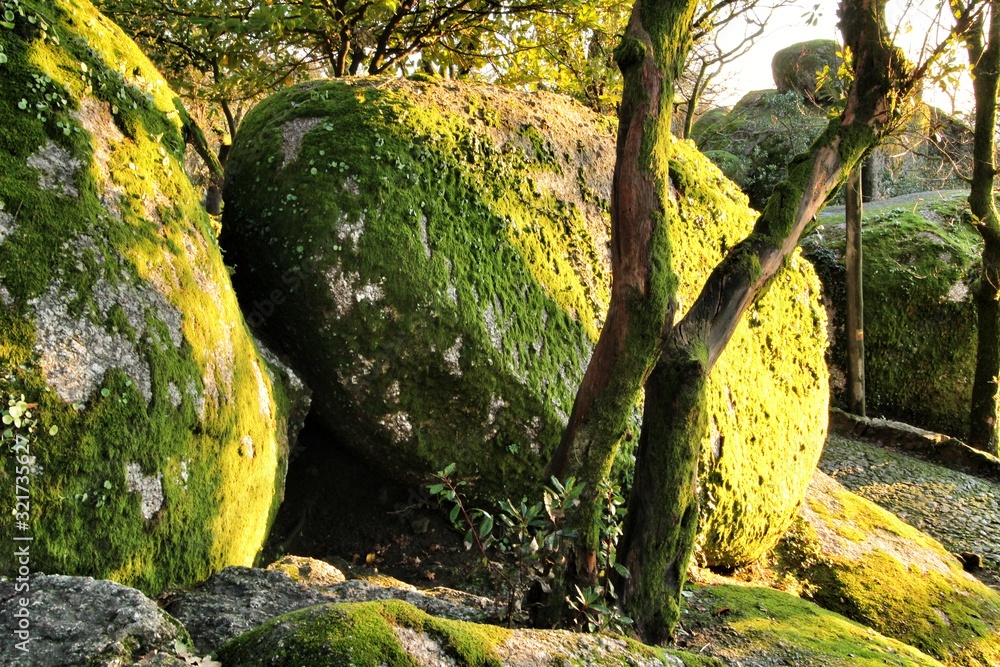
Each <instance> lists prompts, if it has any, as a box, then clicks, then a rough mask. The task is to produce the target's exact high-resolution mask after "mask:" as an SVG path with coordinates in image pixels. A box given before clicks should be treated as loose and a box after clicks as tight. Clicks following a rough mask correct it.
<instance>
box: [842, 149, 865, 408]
mask: <svg viewBox="0 0 1000 667" xmlns="http://www.w3.org/2000/svg"><path fill="white" fill-rule="evenodd" d="M861 170H862V168H861V167H860V166H859V167H858V168H857V169H855V170H854V172H853V173H852V174H851V176H850V178H849V179H848V180H847V206H846V218H847V220H846V227H847V251H846V253H845V256H844V262H845V264H846V265H847V308H846V311H847V312H846V316H847V317H846V319H847V332H846V336H847V411H848V412H850V413H852V414H855V415H860V416H862V417H864V416H865V319H864V293H863V291H862V287H863V284H862V261H863V260H862V255H861V217H862V206H863V205H862V203H861V194H862V191H861V187H862V186H861Z"/></svg>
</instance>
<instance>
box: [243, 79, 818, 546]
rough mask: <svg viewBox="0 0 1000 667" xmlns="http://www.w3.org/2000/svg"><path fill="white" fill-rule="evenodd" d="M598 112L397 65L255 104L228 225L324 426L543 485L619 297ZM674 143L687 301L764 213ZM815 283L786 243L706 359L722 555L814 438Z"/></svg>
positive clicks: (604, 128) (744, 537)
mask: <svg viewBox="0 0 1000 667" xmlns="http://www.w3.org/2000/svg"><path fill="white" fill-rule="evenodd" d="M610 128H611V125H610V123H609V122H608V121H607V120H606V119H604V118H602V117H599V116H597V115H595V114H593V113H592V112H589V111H587V110H585V109H583V108H582V107H580V106H578V105H576V104H574V103H571V102H570V101H569V100H568V99H565V98H560V97H556V96H549V95H529V94H522V93H516V92H512V91H504V90H502V89H498V88H492V87H487V86H470V85H458V84H454V83H447V84H424V83H413V82H407V81H398V80H355V81H337V82H329V83H313V84H307V85H304V86H299V87H294V88H291V89H289V90H287V91H285V92H282V93H280V94H278V95H276V96H274V97H272V98H270V99H268V100H266V101H265V102H263V103H262V104H260V105H259V106H258V107H257V108H256V109H255V110H254V111H253V112H251V113H250V114H249V115H248V116H247V118H246V120H245V121H244V125H243V129H242V130H241V132H240V135H239V136H238V137H237V138H236V141H235V143H234V146H233V151H232V153H231V155H230V158H229V163H228V175H227V182H226V189H225V190H226V214H225V220H224V225H223V227H224V232H223V245H224V246H225V247H226V250H227V252H228V253H229V254H228V257H230V258H232V259H233V260H234V261H235V263H236V265H237V267H236V268H237V272H236V275H235V281H236V287H237V291H238V292H239V294H240V298H241V299H242V300H243V303H244V307H245V309H246V310H247V311H248V312H249V315H248V319H249V321H250V322H251V324H256V325H259V327H260V330H261V331H262V332H263V333H264V334H265V335H266V337H267V338H268V339H269V340H271V341H273V342H274V343H275V344H276V345H277V346H279V347H280V348H281V349H282V350H283V351H285V352H286V353H287V354H288V355H289V356H290V357H291V358H292V359H294V363H295V364H296V366H297V367H298V368H301V369H302V371H303V373H305V375H306V376H307V380H308V381H309V383H310V386H312V387H313V389H314V390H315V392H316V399H317V404H318V410H317V416H318V417H319V418H320V419H321V420H322V421H323V422H324V423H325V425H326V426H327V427H329V428H331V429H333V430H334V431H335V432H336V433H337V434H339V435H340V437H341V438H342V439H343V440H344V441H345V442H346V443H348V444H349V445H350V446H352V447H353V448H355V449H356V450H358V451H360V452H361V453H362V454H364V455H365V457H366V458H367V459H368V460H369V461H372V462H374V463H376V464H379V465H381V466H382V467H383V468H385V469H387V470H388V471H389V472H390V473H393V474H395V475H396V476H397V477H404V478H406V477H409V478H410V479H412V478H414V477H417V478H421V477H422V478H424V479H426V477H427V475H428V474H429V473H432V472H433V471H435V470H438V469H440V468H443V467H444V466H445V465H447V464H448V463H450V462H457V464H458V465H457V471H458V474H459V475H462V476H475V477H476V479H475V486H474V487H473V488H474V490H475V491H476V492H477V493H479V494H481V495H483V496H487V497H492V498H503V497H504V496H506V495H510V496H512V497H514V498H517V497H519V496H520V494H522V493H528V492H534V491H536V490H537V486H538V485H539V484H540V483H541V482H542V468H543V466H544V464H545V462H546V461H547V460H548V457H549V455H550V453H551V452H552V450H553V449H554V447H555V446H556V444H557V443H558V440H559V437H560V433H561V431H562V428H563V426H564V424H565V422H566V419H567V414H568V413H569V412H570V410H571V408H572V405H573V400H574V397H575V393H576V389H577V386H578V384H579V382H580V379H581V377H582V374H583V371H584V369H585V368H586V365H587V361H588V358H589V355H590V351H591V346H592V345H593V343H594V342H595V341H596V338H597V336H598V333H599V330H600V327H601V323H602V319H603V316H604V312H605V309H606V308H607V304H608V298H609V297H608V295H609V279H610V276H609V265H608V260H607V255H608V250H607V248H608V228H609V215H608V198H609V197H610V187H611V174H612V170H613V156H614V141H613V137H612V136H611V133H610ZM675 155H676V157H675V158H674V160H673V162H672V164H671V173H672V184H673V186H674V191H675V194H676V195H677V197H678V200H679V202H680V210H681V217H682V222H681V223H680V224H678V225H677V226H676V227H675V228H674V229H673V230H671V234H672V235H673V236H674V241H673V247H674V262H675V270H676V271H677V273H678V274H679V276H680V283H679V286H678V295H679V298H680V301H681V307H682V309H683V308H685V307H687V306H689V305H690V304H691V303H692V302H693V300H694V297H695V295H696V294H697V292H698V291H699V290H700V289H701V285H702V283H703V282H704V280H705V279H706V278H707V276H708V274H709V272H710V271H711V269H712V268H713V267H714V266H715V265H716V264H717V263H718V262H719V261H720V259H721V258H722V254H723V253H724V252H725V251H726V250H727V249H728V248H729V247H731V246H733V245H734V244H735V243H737V242H738V241H739V240H741V239H742V238H743V237H744V236H745V235H746V234H747V233H748V232H749V230H750V229H751V227H752V224H753V213H752V212H751V211H750V210H749V209H748V208H747V206H746V201H745V199H744V198H743V197H742V196H741V195H740V193H739V192H738V190H737V189H736V188H735V187H734V186H733V185H732V184H731V183H729V182H728V181H726V180H725V179H724V178H723V176H722V175H721V173H720V172H719V171H718V170H717V169H716V168H715V167H714V166H712V165H711V163H710V162H709V161H708V160H706V159H705V158H704V157H703V156H701V155H700V154H699V153H698V152H697V151H695V150H694V149H693V148H692V147H691V145H690V144H689V143H686V142H678V144H677V146H676V151H675ZM816 290H817V283H816V281H815V277H814V274H813V273H812V271H811V269H810V267H809V266H808V264H807V263H805V262H803V261H801V260H800V259H797V258H793V259H791V260H790V261H789V266H788V268H787V269H786V270H785V271H783V272H782V273H781V274H780V275H779V276H778V277H777V278H776V279H775V280H774V282H773V285H772V287H771V289H770V291H769V292H768V294H767V295H766V296H765V297H763V298H762V299H761V300H760V301H759V303H758V304H756V305H755V306H754V307H753V308H752V309H751V312H750V313H749V316H748V318H747V321H746V322H745V323H744V324H743V325H741V327H740V328H739V329H738V331H737V333H736V335H735V337H734V339H733V341H732V343H731V344H730V349H729V350H728V351H727V352H726V353H725V354H724V355H723V358H722V360H721V361H720V362H719V365H718V366H717V368H716V370H715V371H714V373H713V385H712V389H711V394H712V399H711V400H712V403H711V405H712V414H713V417H712V418H711V419H710V420H709V422H710V423H711V424H712V426H711V432H710V433H706V434H705V442H706V446H705V452H706V455H705V460H704V462H703V470H704V474H703V484H702V489H703V492H704V494H705V501H706V502H705V504H704V506H705V508H706V512H707V514H706V516H707V518H706V521H705V534H706V539H705V540H704V554H705V556H706V558H707V559H708V560H710V561H711V562H722V563H733V562H743V561H746V560H752V559H754V558H756V557H757V556H758V555H759V554H760V553H761V552H762V551H763V550H765V549H766V548H767V545H769V544H771V543H773V541H774V540H776V539H777V537H778V536H779V535H780V533H781V532H782V531H783V529H784V527H785V526H786V525H787V522H788V521H789V520H790V519H791V516H792V514H793V513H794V508H795V507H796V506H797V504H798V502H799V501H800V499H801V497H802V493H804V490H805V485H806V483H807V481H808V477H809V474H810V473H811V470H812V468H813V466H814V465H815V462H816V460H817V458H818V456H819V452H820V450H821V447H822V441H823V437H824V432H825V424H826V400H827V398H826V392H827V387H826V369H825V364H824V363H823V361H822V354H823V347H824V338H825V334H824V333H823V332H824V327H825V316H824V313H823V310H822V308H821V306H820V305H819V303H818V301H817V291H816ZM625 453H626V454H627V453H628V448H627V447H626V448H625Z"/></svg>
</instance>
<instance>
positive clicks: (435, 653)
mask: <svg viewBox="0 0 1000 667" xmlns="http://www.w3.org/2000/svg"><path fill="white" fill-rule="evenodd" d="M217 657H218V659H219V660H221V661H222V663H223V664H226V665H229V664H232V665H241V667H256V666H260V667H264V666H265V665H268V666H269V665H301V666H302V667H312V666H313V665H315V666H316V667H320V666H324V665H340V664H351V665H356V666H357V667H377V666H379V665H386V666H387V667H397V666H398V667H406V666H409V665H414V664H418V665H455V666H456V667H478V666H480V665H484V666H485V665H521V666H523V667H534V666H537V667H545V666H546V665H555V664H571V665H581V666H593V667H597V666H598V665H608V666H611V665H622V666H623V667H624V666H625V665H641V666H642V667H684V665H690V666H691V667H697V666H700V665H703V666H705V667H710V666H713V665H718V664H719V663H718V661H716V660H714V659H711V658H704V657H701V656H696V655H691V654H685V653H682V652H679V651H670V652H668V651H665V650H663V649H660V648H653V647H649V646H644V645H642V644H639V643H638V642H635V641H632V640H629V639H624V638H620V637H615V636H611V635H594V634H584V633H576V632H567V631H564V630H547V631H542V630H508V629H506V628H501V627H498V626H495V625H480V624H476V623H469V622H466V621H451V620H446V619H441V618H435V617H433V616H430V615H428V614H426V613H425V612H422V611H420V610H419V609H417V608H416V607H413V606H412V605H410V604H408V603H406V602H403V601H401V600H386V601H382V602H361V603H347V604H327V605H319V606H315V607H310V608H308V609H302V610H300V611H295V612H292V613H290V614H286V615H284V616H279V617H278V618H276V619H274V620H272V621H270V622H268V623H265V624H264V625H262V626H261V627H259V628H257V629H255V630H252V631H250V632H248V633H246V634H244V635H241V636H240V637H237V638H236V639H234V640H233V641H231V642H229V643H228V644H226V645H225V646H223V647H222V648H221V649H220V650H219V651H218V653H217Z"/></svg>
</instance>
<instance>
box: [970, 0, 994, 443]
mask: <svg viewBox="0 0 1000 667" xmlns="http://www.w3.org/2000/svg"><path fill="white" fill-rule="evenodd" d="M998 10H1000V2H997V0H991V1H990V3H989V37H988V40H987V41H986V43H984V34H983V33H984V28H985V24H986V18H985V17H984V16H980V17H978V19H977V20H976V21H974V22H973V24H972V27H971V29H970V31H969V34H968V35H967V40H966V45H967V49H968V52H969V62H970V64H971V65H972V76H973V92H974V94H975V100H976V127H975V138H974V140H973V148H972V159H973V164H972V189H971V191H970V193H969V208H970V209H971V210H972V215H973V217H974V219H975V226H976V229H978V230H979V233H980V235H981V236H982V237H983V244H984V245H983V264H982V273H981V274H980V276H979V284H978V286H977V288H976V293H975V298H976V309H977V319H978V348H977V352H976V374H975V379H974V380H973V385H972V410H971V413H970V417H969V444H971V445H972V446H973V447H978V448H979V449H983V450H986V451H988V452H991V453H993V454H997V453H998V441H1000V438H998V435H1000V432H998V424H997V417H998V409H1000V396H998V377H1000V215H998V212H997V208H996V202H995V200H994V196H993V185H994V180H995V178H996V140H995V138H994V136H995V135H994V133H995V131H996V124H997V91H998V81H1000V16H998Z"/></svg>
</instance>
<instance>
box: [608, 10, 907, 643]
mask: <svg viewBox="0 0 1000 667" xmlns="http://www.w3.org/2000/svg"><path fill="white" fill-rule="evenodd" d="M884 2H885V0H842V2H841V11H840V16H841V21H840V25H841V30H842V32H843V34H844V39H845V42H846V43H847V44H848V45H849V46H850V47H851V51H852V53H853V54H854V58H855V61H854V62H855V71H854V76H855V79H854V85H853V86H852V87H851V90H850V92H849V94H848V99H847V105H846V108H845V110H844V112H843V113H842V114H841V116H840V117H839V118H838V119H835V120H833V121H831V123H830V125H829V126H828V128H827V130H826V131H825V132H824V134H823V135H822V136H820V137H819V138H818V139H817V140H816V141H815V142H814V143H813V145H812V147H811V148H810V149H809V151H808V152H807V153H806V154H805V155H804V156H800V157H799V158H797V159H796V160H795V161H794V162H793V163H792V164H791V165H789V168H788V173H789V176H788V179H787V180H786V181H784V182H782V183H780V184H779V185H778V186H777V187H776V188H775V190H774V193H773V194H772V195H771V198H770V199H769V200H768V203H767V205H766V207H765V208H764V212H763V213H762V214H761V216H760V218H758V220H757V223H756V225H755V226H754V230H753V232H752V233H751V235H750V236H749V237H747V238H746V239H745V240H744V241H742V242H741V243H739V244H738V245H737V246H736V247H735V248H733V249H732V250H731V251H730V252H729V254H728V255H727V256H726V258H725V259H724V260H723V261H722V263H721V264H719V266H717V267H716V269H715V270H714V271H713V272H712V275H711V276H710V277H709V279H708V281H707V282H706V284H705V287H704V288H703V289H702V291H701V294H700V295H699V296H698V298H697V300H696V301H695V303H694V304H693V305H692V306H691V309H690V311H688V313H687V314H686V315H685V316H684V318H683V319H682V320H681V321H680V322H679V323H678V324H677V325H676V326H673V327H669V326H668V327H665V329H664V331H665V333H664V336H663V341H662V343H661V344H662V350H663V352H662V355H661V357H660V359H659V361H658V362H657V364H656V366H655V367H654V369H653V371H652V373H651V375H650V378H649V381H648V382H647V384H646V392H647V395H646V409H645V412H644V415H643V425H642V433H641V435H640V439H639V451H638V452H637V461H636V472H635V480H634V484H633V487H632V491H631V495H630V497H629V502H628V514H627V515H626V518H625V534H624V535H623V537H622V541H621V543H620V544H619V561H620V562H622V563H623V564H624V565H625V567H627V568H628V569H629V571H630V572H631V577H630V578H628V579H626V580H622V581H619V588H620V590H621V591H622V604H623V606H624V608H625V610H626V612H627V613H628V614H629V616H631V617H632V618H633V619H634V620H635V628H636V630H637V631H638V633H639V635H640V636H641V638H642V639H643V640H644V641H647V642H650V643H660V642H662V641H664V640H666V639H667V638H669V636H670V635H671V634H672V632H673V629H674V627H675V625H676V624H677V621H678V619H679V611H680V593H681V588H682V586H683V583H684V576H685V572H686V570H687V566H688V562H689V560H690V556H691V552H692V549H693V545H694V540H695V536H696V534H697V529H698V526H697V524H698V521H697V516H698V496H697V493H696V485H697V466H698V459H699V457H700V448H701V444H700V443H701V440H702V438H703V436H704V431H705V423H706V415H705V400H706V396H705V387H706V382H707V378H708V374H709V372H710V371H711V369H712V366H713V365H714V364H715V362H716V360H717V359H718V358H719V355H720V354H721V353H722V351H723V349H724V348H725V346H726V344H727V343H728V342H729V339H730V338H731V336H732V334H733V331H734V330H735V328H736V325H737V324H738V323H739V321H740V318H741V317H742V315H743V313H744V312H745V311H746V309H747V308H748V307H749V306H750V305H751V304H752V303H753V301H754V300H755V299H756V298H757V297H758V296H760V294H761V293H762V292H763V290H764V289H765V288H766V286H767V283H768V281H769V280H770V278H771V277H772V276H774V274H775V273H776V272H777V271H778V269H779V268H780V267H781V266H782V265H783V263H784V261H785V259H786V257H787V256H788V255H789V253H791V252H792V251H793V250H794V249H795V247H796V245H797V244H798V241H799V237H800V236H801V235H802V232H803V231H804V229H805V228H806V227H807V226H808V225H809V223H810V222H811V221H812V220H814V219H815V216H816V214H817V213H818V212H819V210H820V208H821V207H822V206H823V204H824V203H825V201H826V199H827V197H828V196H829V195H830V194H831V193H832V192H833V191H834V190H835V189H836V188H837V187H838V186H839V185H841V184H842V183H843V182H844V180H845V179H846V178H847V176H848V175H849V174H850V173H851V171H852V170H854V169H855V168H857V167H859V166H860V161H861V159H862V157H863V156H864V154H865V152H866V151H868V150H869V149H870V148H871V147H872V146H874V145H876V144H877V143H878V142H879V141H880V140H881V139H882V137H883V136H884V134H885V133H886V132H887V131H888V130H889V129H891V128H892V127H894V126H895V124H896V123H897V122H898V121H899V120H900V116H901V115H902V113H903V110H904V108H906V107H908V106H909V104H908V102H909V100H910V99H911V91H912V88H913V79H912V77H910V76H909V74H908V68H907V65H906V62H905V59H904V58H903V56H902V54H901V53H900V52H899V51H898V49H895V48H894V47H893V46H892V45H891V44H890V43H888V41H886V38H885V37H884V35H887V34H890V31H888V30H886V27H885V18H884ZM654 40H655V37H654ZM668 324H669V322H668Z"/></svg>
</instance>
